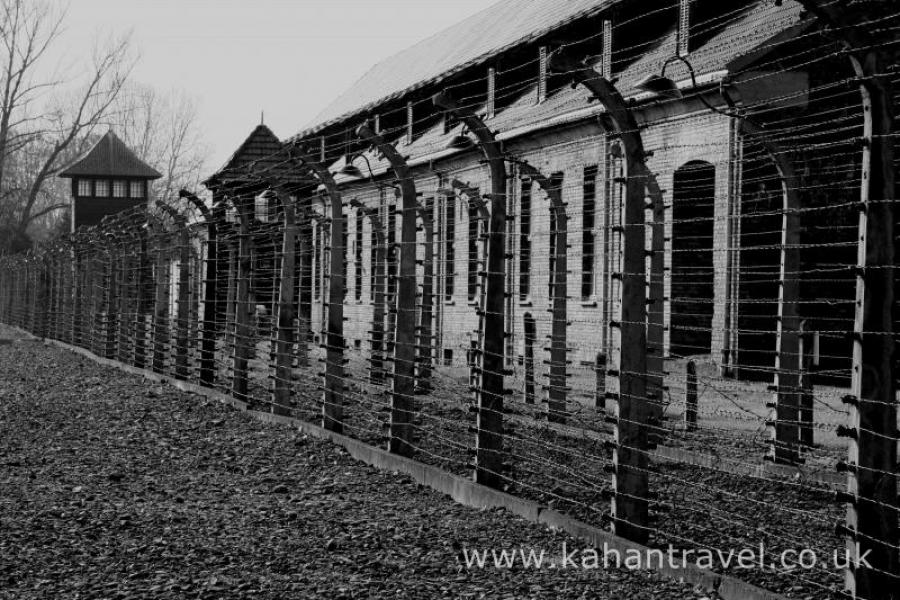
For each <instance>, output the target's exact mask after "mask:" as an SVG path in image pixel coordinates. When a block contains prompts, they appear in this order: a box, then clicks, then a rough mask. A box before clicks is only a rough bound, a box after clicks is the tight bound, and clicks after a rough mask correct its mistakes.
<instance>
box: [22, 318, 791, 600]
mask: <svg viewBox="0 0 900 600" xmlns="http://www.w3.org/2000/svg"><path fill="white" fill-rule="evenodd" d="M17 329H18V328H17ZM23 333H27V332H24V331H23ZM29 335H30V334H29ZM31 337H32V338H33V339H36V338H34V336H31ZM44 343H45V344H47V345H49V346H54V347H57V348H61V349H63V350H68V351H70V352H74V353H75V354H79V355H81V356H84V357H85V358H88V359H90V360H92V361H94V362H96V363H98V364H101V365H104V366H108V367H113V368H116V369H119V370H121V371H124V372H126V373H130V374H132V375H137V376H140V377H143V378H145V379H149V380H151V381H155V382H158V383H165V384H169V385H172V386H173V387H175V388H177V389H179V390H181V391H184V392H188V393H192V394H197V395H200V396H204V397H206V398H208V399H210V400H216V401H219V402H222V403H223V404H226V405H228V406H231V407H233V408H235V409H237V410H240V411H243V412H246V413H247V414H248V415H249V416H251V417H253V418H254V419H257V420H259V421H261V422H264V423H273V424H279V425H287V426H290V427H296V428H297V429H298V430H299V431H301V432H303V433H305V434H307V435H309V436H311V437H315V438H318V439H323V440H329V441H331V442H333V443H335V444H337V445H339V446H341V447H343V448H344V449H345V450H346V451H347V452H348V453H349V454H350V455H351V456H352V457H353V458H355V459H356V460H359V461H361V462H364V463H366V464H368V465H371V466H373V467H376V468H379V469H382V470H386V471H396V472H399V473H404V474H406V475H408V476H410V477H412V478H413V479H414V480H415V481H416V482H417V483H419V484H422V485H426V486H428V487H430V488H431V489H433V490H435V491H437V492H440V493H442V494H446V495H448V496H450V497H451V498H453V500H455V501H456V502H458V503H459V504H462V505H464V506H468V507H472V508H478V509H484V508H503V509H505V510H508V511H509V512H511V513H513V514H515V515H517V516H519V517H522V518H524V519H527V520H528V521H531V522H533V523H538V524H541V525H545V526H547V527H552V528H554V529H559V530H562V531H565V532H566V533H568V534H570V535H572V536H574V537H577V538H580V539H582V540H584V541H586V542H588V543H589V544H590V545H592V546H594V547H603V546H604V544H605V547H606V548H609V549H615V550H617V551H618V552H620V553H621V554H622V555H625V554H626V553H627V552H632V553H634V552H639V553H641V555H642V556H647V551H648V550H649V548H648V547H646V546H642V545H640V544H635V543H633V542H630V541H628V540H626V539H624V538H621V537H618V536H616V535H613V534H612V533H610V532H608V531H605V530H603V529H600V528H598V527H594V526H592V525H588V524H587V523H583V522H581V521H578V520H576V519H573V518H572V517H569V516H567V515H564V514H562V513H559V512H557V511H555V510H553V509H550V508H547V507H546V506H543V505H541V504H539V503H537V502H533V501H531V500H526V499H523V498H518V497H516V496H513V495H511V494H507V493H505V492H501V491H499V490H495V489H493V488H488V487H485V486H483V485H480V484H477V483H475V482H474V481H471V480H469V479H466V478H464V477H460V476H458V475H453V474H451V473H448V472H446V471H442V470H441V469H439V468H437V467H434V466H432V465H426V464H424V463H420V462H418V461H416V460H413V459H410V458H405V457H403V456H399V455H396V454H391V453H390V452H388V451H387V450H383V449H381V448H376V447H375V446H371V445H369V444H366V443H364V442H361V441H359V440H356V439H353V438H350V437H347V436H345V435H341V434H338V433H335V432H333V431H329V430H326V429H324V428H322V427H319V426H318V425H314V424H312V423H308V422H306V421H301V420H299V419H296V418H293V417H285V416H280V415H273V414H271V413H266V412H261V411H257V410H248V408H247V404H246V403H245V402H242V401H240V400H236V399H235V398H232V397H231V396H228V395H227V394H224V393H222V392H218V391H215V390H211V389H209V388H205V387H202V386H199V385H196V384H193V383H188V382H185V381H181V380H178V379H174V378H172V377H169V376H166V375H160V374H159V373H154V372H153V371H149V370H146V369H139V368H137V367H133V366H131V365H126V364H124V363H120V362H118V361H116V360H112V359H108V358H103V357H100V356H97V355H95V354H94V353H92V352H90V351H89V350H85V349H84V348H79V347H77V346H73V345H71V344H67V343H65V342H60V341H58V340H51V339H45V340H44ZM652 570H654V571H657V572H658V573H660V574H662V575H665V576H667V577H671V578H673V579H676V580H679V581H683V582H687V583H690V584H693V585H699V586H701V587H703V588H705V589H706V590H709V591H714V592H717V593H718V595H719V597H721V598H722V599H723V600H787V598H786V597H785V596H782V595H780V594H776V593H774V592H770V591H768V590H764V589H762V588H759V587H756V586H754V585H751V584H749V583H746V582H744V581H742V580H740V579H737V578H735V577H732V576H730V575H721V574H718V573H714V572H712V571H708V570H706V569H701V568H699V567H686V568H683V569H682V568H672V567H669V566H668V565H665V564H663V565H660V566H658V567H657V566H654V568H653V569H652Z"/></svg>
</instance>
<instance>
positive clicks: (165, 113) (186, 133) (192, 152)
mask: <svg viewBox="0 0 900 600" xmlns="http://www.w3.org/2000/svg"><path fill="white" fill-rule="evenodd" d="M114 109H115V110H113V111H111V112H110V114H109V119H108V121H109V126H110V127H112V128H113V129H114V130H115V131H116V134H117V135H118V136H119V137H120V138H121V139H122V141H123V142H125V143H126V144H127V145H128V146H129V147H130V148H131V149H132V150H134V151H135V153H136V154H137V155H138V156H140V157H141V159H143V160H144V161H145V162H147V163H148V164H150V165H152V166H153V167H154V168H156V170H158V171H159V172H160V173H162V177H161V178H160V179H159V181H157V182H155V183H154V188H155V190H154V195H155V196H156V197H157V198H160V199H167V198H173V197H174V196H176V195H177V193H178V190H179V189H182V188H186V189H195V188H196V187H197V185H198V183H199V181H200V177H201V174H202V172H203V168H204V163H205V161H206V155H207V147H206V144H205V143H204V142H203V139H202V136H201V133H200V129H199V125H198V121H197V117H198V113H197V107H196V105H195V103H194V101H193V100H192V99H191V98H190V97H189V96H187V95H186V94H184V93H183V92H181V91H178V90H171V91H169V92H166V93H161V92H159V91H158V90H157V89H155V88H153V87H150V86H146V85H141V84H135V83H130V84H129V85H127V86H126V88H125V89H124V90H123V91H122V93H121V94H120V95H119V97H118V98H117V99H116V102H115V105H114Z"/></svg>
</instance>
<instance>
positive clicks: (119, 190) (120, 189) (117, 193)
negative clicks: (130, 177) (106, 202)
mask: <svg viewBox="0 0 900 600" xmlns="http://www.w3.org/2000/svg"><path fill="white" fill-rule="evenodd" d="M125 183H126V182H125V181H122V180H121V179H117V180H116V181H113V188H112V189H113V198H124V197H125V190H126V187H125Z"/></svg>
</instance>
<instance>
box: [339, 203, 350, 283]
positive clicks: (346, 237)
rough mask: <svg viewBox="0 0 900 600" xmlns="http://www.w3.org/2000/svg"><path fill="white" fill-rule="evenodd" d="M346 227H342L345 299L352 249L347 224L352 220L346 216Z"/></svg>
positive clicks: (342, 269) (342, 264) (342, 270)
mask: <svg viewBox="0 0 900 600" xmlns="http://www.w3.org/2000/svg"><path fill="white" fill-rule="evenodd" d="M343 221H344V226H343V227H341V258H342V260H341V279H343V281H344V285H343V288H344V290H343V291H344V294H343V299H346V298H347V263H348V262H349V261H350V248H349V247H348V242H349V240H350V232H349V227H348V225H347V223H348V222H349V221H350V219H348V218H347V216H346V215H345V216H344V218H343Z"/></svg>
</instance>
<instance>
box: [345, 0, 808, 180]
mask: <svg viewBox="0 0 900 600" xmlns="http://www.w3.org/2000/svg"><path fill="white" fill-rule="evenodd" d="M802 14H803V7H802V6H801V5H800V4H799V3H798V2H795V1H794V0H785V2H784V3H783V4H781V5H775V4H772V3H771V2H764V1H759V2H756V3H752V4H750V5H748V6H747V7H746V8H745V9H743V10H740V11H737V12H735V13H734V14H732V15H731V16H730V19H729V20H728V21H727V22H724V23H722V24H721V28H720V29H719V31H717V32H716V33H715V34H714V35H712V36H711V37H710V38H709V39H708V40H706V42H705V43H704V44H703V45H702V46H700V47H699V48H696V49H693V50H692V51H691V55H690V60H691V64H692V66H693V67H694V70H695V72H696V76H697V78H698V82H699V83H701V84H702V83H710V82H715V81H717V80H718V79H719V78H720V77H721V76H722V75H723V74H724V73H725V71H726V70H727V69H728V67H729V66H730V65H731V64H733V63H734V61H736V60H737V59H738V58H739V57H744V56H747V55H753V56H758V55H759V53H760V52H761V51H762V50H770V51H771V50H773V49H776V48H777V47H778V45H779V44H780V43H781V41H782V38H783V37H784V35H785V33H786V32H791V31H796V30H798V28H799V27H800V26H801V25H804V26H805V24H806V22H805V21H802ZM676 44H677V34H676V31H675V29H670V30H669V31H667V32H666V33H664V34H663V35H662V36H661V37H660V38H658V39H657V40H656V41H655V42H654V43H653V44H652V45H651V46H650V47H649V48H648V49H647V50H646V51H645V52H644V53H643V54H642V55H641V57H640V58H639V59H638V60H636V61H634V62H632V63H631V64H629V65H627V66H626V67H625V68H624V69H623V70H622V71H619V72H617V73H616V78H617V84H616V87H617V88H618V89H619V90H620V91H621V92H622V94H623V96H625V98H626V99H629V100H630V99H634V100H638V101H641V100H652V97H651V95H649V94H647V93H645V92H642V91H640V90H639V89H637V88H636V84H637V83H638V82H639V81H640V80H641V79H643V78H645V77H646V76H647V75H649V74H651V73H659V72H660V69H661V67H662V65H663V64H664V63H665V61H666V60H667V59H668V58H670V57H671V56H672V55H673V54H674V53H675V49H676ZM729 72H734V71H733V70H729ZM667 74H668V75H670V76H671V77H673V78H674V79H675V80H676V81H677V82H678V84H679V87H682V88H683V89H684V88H689V87H690V86H691V80H690V77H689V75H688V73H687V71H686V69H685V68H684V66H683V65H681V64H680V63H674V64H673V65H672V66H671V67H670V68H669V69H668V70H667ZM535 97H536V88H535V86H534V85H532V86H531V87H529V88H528V89H527V90H525V91H523V93H522V94H521V95H520V96H519V97H518V98H517V99H516V100H515V101H513V102H512V103H511V104H510V105H508V106H506V107H504V108H503V109H502V110H500V111H498V112H497V114H496V116H495V117H494V118H492V119H490V120H489V121H488V124H489V125H490V127H491V129H493V130H495V131H497V132H499V135H498V138H499V139H501V140H506V139H512V138H514V137H516V136H517V135H520V134H521V133H522V132H523V131H531V130H533V129H534V128H541V127H555V126H559V125H562V124H565V123H572V122H577V121H579V120H583V119H586V118H588V117H590V116H596V115H597V114H600V113H602V112H603V111H604V108H603V106H602V105H600V104H599V103H596V102H595V103H593V104H591V103H589V102H588V100H589V98H590V93H589V92H588V91H587V90H586V89H585V88H584V87H583V86H578V87H577V88H574V89H573V88H571V87H569V86H565V87H563V88H561V89H560V90H558V91H557V92H556V93H554V94H551V95H550V96H549V97H548V98H547V99H546V100H545V101H544V102H542V103H540V104H537V103H535ZM480 111H481V108H480V107H479V108H477V109H476V112H480ZM461 128H462V126H461V125H457V126H456V127H455V128H453V129H452V130H451V131H450V132H448V133H445V132H444V125H443V123H442V122H438V123H435V124H434V125H433V126H432V127H431V128H429V129H428V130H427V131H424V132H422V134H421V135H419V136H418V137H416V139H415V140H414V141H413V143H412V144H406V143H405V141H404V140H403V138H402V137H401V138H400V139H394V140H391V141H393V142H395V143H396V145H397V147H398V148H399V149H400V150H401V152H402V153H403V154H404V155H406V156H409V157H410V160H411V161H416V160H419V159H422V158H423V157H429V158H433V157H435V156H436V155H449V154H458V153H459V151H447V150H445V148H446V145H447V141H448V140H449V139H450V138H451V137H452V136H453V135H456V134H458V133H460V130H461ZM398 135H401V134H398ZM366 157H367V158H368V159H369V162H370V164H371V166H372V169H373V171H374V172H375V173H377V174H381V173H384V172H386V171H387V170H388V168H389V166H390V165H389V163H388V162H387V161H386V160H385V159H384V158H383V157H381V156H379V153H377V152H367V153H366ZM354 164H355V165H356V166H358V167H360V168H361V169H362V170H363V172H367V170H366V164H365V163H364V162H363V161H362V160H355V161H354ZM340 166H343V159H341V160H340V161H338V162H337V163H335V164H334V165H332V170H333V169H336V168H339V167H340ZM339 181H341V182H343V181H345V179H343V178H339ZM347 181H349V180H347Z"/></svg>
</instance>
